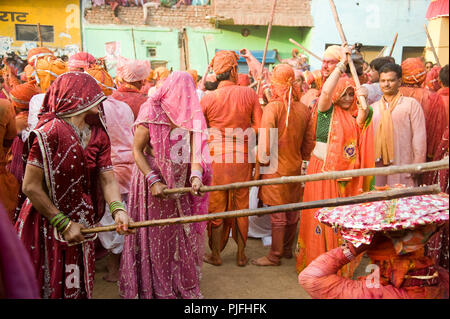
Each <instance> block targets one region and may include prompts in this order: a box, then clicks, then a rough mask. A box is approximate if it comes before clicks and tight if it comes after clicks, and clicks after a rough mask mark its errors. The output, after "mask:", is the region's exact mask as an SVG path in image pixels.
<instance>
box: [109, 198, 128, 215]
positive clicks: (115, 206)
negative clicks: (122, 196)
mask: <svg viewBox="0 0 450 319" xmlns="http://www.w3.org/2000/svg"><path fill="white" fill-rule="evenodd" d="M118 210H123V211H125V205H124V204H123V203H122V202H121V201H113V202H111V203H110V204H109V211H110V213H111V216H112V218H113V219H115V217H116V216H115V215H116V214H115V213H116V212H117V211H118Z"/></svg>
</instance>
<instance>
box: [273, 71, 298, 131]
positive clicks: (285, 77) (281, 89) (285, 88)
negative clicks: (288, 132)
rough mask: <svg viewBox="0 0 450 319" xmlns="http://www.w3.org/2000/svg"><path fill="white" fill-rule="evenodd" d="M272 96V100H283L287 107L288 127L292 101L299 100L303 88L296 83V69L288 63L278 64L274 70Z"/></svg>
mask: <svg viewBox="0 0 450 319" xmlns="http://www.w3.org/2000/svg"><path fill="white" fill-rule="evenodd" d="M271 91H272V97H271V98H270V101H282V102H283V103H284V105H285V106H286V107H287V116H286V127H287V126H288V124H289V113H290V110H291V102H292V100H294V101H299V100H300V97H301V90H300V87H299V86H298V85H296V84H295V73H294V69H292V67H291V66H289V65H288V64H278V65H277V66H276V67H275V68H274V69H273V72H272V77H271Z"/></svg>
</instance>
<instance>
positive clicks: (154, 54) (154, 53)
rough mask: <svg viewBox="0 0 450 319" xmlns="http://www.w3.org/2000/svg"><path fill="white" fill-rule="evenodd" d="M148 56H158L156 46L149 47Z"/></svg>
mask: <svg viewBox="0 0 450 319" xmlns="http://www.w3.org/2000/svg"><path fill="white" fill-rule="evenodd" d="M147 56H149V57H155V56H156V48H155V47H147Z"/></svg>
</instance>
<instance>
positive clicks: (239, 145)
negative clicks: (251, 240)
mask: <svg viewBox="0 0 450 319" xmlns="http://www.w3.org/2000/svg"><path fill="white" fill-rule="evenodd" d="M211 66H212V68H213V70H214V72H215V74H216V77H217V80H218V81H220V82H219V85H218V88H217V90H215V91H214V92H212V93H211V94H207V95H205V96H204V97H203V98H202V100H201V105H202V110H203V114H204V115H205V118H206V122H207V124H208V127H209V128H210V141H209V147H210V150H211V156H212V159H213V163H212V171H213V179H212V185H223V184H229V183H235V182H244V181H249V180H251V179H252V169H253V164H252V161H249V152H250V151H253V150H251V149H249V144H253V145H255V139H256V133H257V129H258V128H259V126H260V122H261V116H262V109H261V106H260V105H259V102H258V97H257V95H256V93H255V92H254V91H253V90H252V89H250V88H248V87H244V86H238V85H237V84H236V83H237V78H238V75H237V70H238V64H237V55H236V54H235V53H234V52H233V51H219V52H218V53H217V54H216V56H215V57H214V58H213V60H212V61H211ZM246 133H249V134H248V135H246ZM248 201H249V189H248V188H242V189H235V190H228V191H217V192H211V193H210V198H209V209H208V211H209V213H217V212H225V211H232V210H239V209H246V208H248ZM230 229H232V234H233V238H234V240H235V241H236V243H237V245H238V252H237V264H238V265H239V266H245V265H246V264H247V262H248V259H247V257H246V256H245V244H246V241H247V233H248V217H238V218H230V219H224V220H214V221H211V222H209V224H208V234H209V245H210V248H211V254H210V255H206V256H205V258H204V261H205V262H207V263H210V264H213V265H216V266H219V265H221V264H222V260H221V258H220V252H221V251H222V250H223V249H224V248H225V246H226V244H227V241H228V237H229V234H230Z"/></svg>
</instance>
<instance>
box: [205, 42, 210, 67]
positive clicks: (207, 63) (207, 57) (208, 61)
mask: <svg viewBox="0 0 450 319" xmlns="http://www.w3.org/2000/svg"><path fill="white" fill-rule="evenodd" d="M203 43H204V44H205V50H206V65H209V63H210V60H209V52H208V45H207V44H206V37H205V36H204V35H203Z"/></svg>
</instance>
